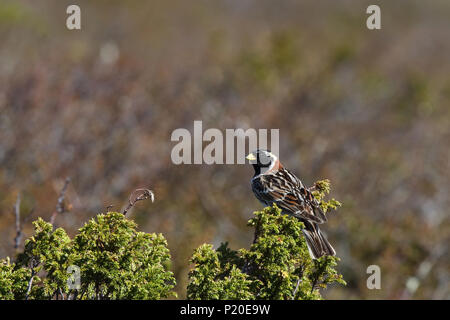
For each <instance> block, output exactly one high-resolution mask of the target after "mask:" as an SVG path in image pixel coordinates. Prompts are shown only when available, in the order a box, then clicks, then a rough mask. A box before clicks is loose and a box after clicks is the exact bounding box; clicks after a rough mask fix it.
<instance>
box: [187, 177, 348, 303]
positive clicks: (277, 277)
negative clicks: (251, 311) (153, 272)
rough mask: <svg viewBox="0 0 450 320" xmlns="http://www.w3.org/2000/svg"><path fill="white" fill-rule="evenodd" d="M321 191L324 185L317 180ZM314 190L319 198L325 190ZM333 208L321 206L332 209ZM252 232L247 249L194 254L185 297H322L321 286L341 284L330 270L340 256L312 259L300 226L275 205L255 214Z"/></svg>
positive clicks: (207, 250)
mask: <svg viewBox="0 0 450 320" xmlns="http://www.w3.org/2000/svg"><path fill="white" fill-rule="evenodd" d="M319 186H320V187H326V186H328V191H329V182H327V181H324V182H320V184H319ZM317 189H318V194H317V196H318V197H323V195H324V193H325V192H326V188H325V189H320V188H319V187H318V188H317ZM336 202H337V201H333V202H332V205H328V204H327V205H326V207H327V208H332V207H333V206H337V205H336ZM254 215H255V216H254V218H252V219H251V220H250V221H249V226H251V227H254V228H255V241H254V242H253V244H252V245H251V247H250V249H240V250H239V251H234V250H231V249H230V248H228V244H227V243H225V244H222V245H221V246H220V247H219V248H218V249H217V250H216V251H214V250H213V248H212V246H211V245H203V246H201V247H200V248H198V249H197V250H195V252H194V255H193V257H192V259H191V262H192V263H193V264H194V268H193V269H192V270H191V271H190V273H189V281H190V282H189V285H188V288H187V294H188V298H189V299H295V300H311V299H321V298H322V297H321V295H320V292H319V289H320V288H326V287H327V285H328V284H330V283H333V282H337V283H340V284H344V285H345V281H344V280H343V279H342V276H341V275H340V274H339V273H338V272H337V271H336V269H335V267H336V265H337V262H338V261H339V258H337V257H321V258H320V259H317V260H313V259H311V257H310V255H309V252H308V248H307V246H306V242H305V239H304V237H303V235H302V229H303V227H304V226H303V223H302V222H300V221H299V220H298V219H295V218H292V217H289V216H287V215H282V214H281V210H280V209H279V208H277V207H276V205H274V206H273V207H267V208H264V209H263V210H262V211H256V212H254Z"/></svg>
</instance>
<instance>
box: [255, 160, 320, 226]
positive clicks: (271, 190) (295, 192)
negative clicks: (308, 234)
mask: <svg viewBox="0 0 450 320" xmlns="http://www.w3.org/2000/svg"><path fill="white" fill-rule="evenodd" d="M253 191H254V192H255V194H256V196H257V197H258V199H259V200H260V201H262V202H264V203H267V204H270V203H275V204H276V205H277V206H278V207H279V208H280V209H282V210H283V211H285V212H287V213H289V214H291V215H293V216H296V217H298V218H303V219H306V220H308V221H311V222H315V223H324V222H326V221H327V218H326V216H325V214H324V212H323V210H322V209H321V208H320V205H319V203H318V201H317V200H316V199H315V198H314V197H313V195H312V194H311V192H310V191H309V190H308V189H306V188H305V187H304V186H303V184H302V182H301V181H300V180H299V179H298V178H297V177H296V176H295V175H293V174H292V173H290V172H289V171H288V170H286V169H284V168H282V169H280V170H277V171H276V172H273V173H270V174H265V175H261V176H260V179H259V183H257V184H254V187H253Z"/></svg>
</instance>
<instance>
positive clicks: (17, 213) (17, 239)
mask: <svg viewBox="0 0 450 320" xmlns="http://www.w3.org/2000/svg"><path fill="white" fill-rule="evenodd" d="M14 215H15V217H16V237H15V238H14V249H17V248H19V245H20V242H21V240H22V236H23V233H22V226H21V224H20V193H18V194H17V200H16V204H15V205H14Z"/></svg>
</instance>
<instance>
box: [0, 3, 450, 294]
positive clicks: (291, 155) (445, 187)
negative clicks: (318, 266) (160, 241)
mask: <svg viewBox="0 0 450 320" xmlns="http://www.w3.org/2000/svg"><path fill="white" fill-rule="evenodd" d="M76 2H77V4H78V5H79V6H80V7H81V23H82V29H81V30H80V31H76V30H75V31H70V30H68V29H67V28H66V18H67V16H68V15H67V14H66V8H67V6H68V5H69V4H72V3H73V1H60V0H58V1H57V0H45V1H32V0H28V1H24V0H20V1H17V0H14V1H13V0H11V1H8V0H0V42H1V45H0V257H2V258H3V257H6V256H8V255H9V256H14V254H15V249H14V237H15V234H16V233H15V218H14V213H13V212H14V210H13V207H14V204H15V203H16V199H17V195H18V194H20V196H21V205H20V212H21V216H22V223H23V228H24V229H23V232H24V237H29V236H30V235H31V234H32V231H33V230H32V226H31V221H32V220H35V219H36V218H37V217H39V216H40V217H43V218H44V219H46V220H50V217H51V215H52V213H53V212H54V211H55V207H56V204H57V199H58V195H59V192H60V190H61V188H62V187H63V185H64V180H65V178H66V177H70V178H71V179H72V181H71V183H70V184H69V186H68V189H67V192H66V197H65V207H66V209H67V210H68V212H65V213H64V214H62V215H59V216H58V217H57V218H56V224H57V225H58V226H62V227H64V228H66V229H67V230H68V232H69V234H70V235H74V234H75V233H76V232H77V229H78V228H79V227H81V226H82V225H83V224H84V223H85V222H86V221H88V220H89V219H91V218H93V217H94V216H95V215H96V214H98V213H100V212H105V211H106V207H107V206H109V205H113V207H112V210H117V211H120V210H122V208H123V207H124V206H125V205H126V204H127V201H128V196H129V195H130V193H131V192H132V191H133V190H134V189H136V188H139V187H148V188H151V189H152V190H154V192H155V195H156V201H155V203H153V204H152V203H150V202H144V201H143V202H139V203H138V204H137V205H136V206H135V207H134V209H133V212H132V213H131V215H130V216H131V218H133V219H135V220H136V222H137V223H138V224H139V230H141V231H145V232H158V233H163V234H164V236H165V237H166V238H167V241H168V245H169V248H170V250H171V254H172V258H173V265H172V266H171V269H172V270H173V271H174V273H175V275H176V277H177V287H176V290H177V292H178V293H179V296H180V297H185V288H186V284H187V273H188V271H189V268H190V265H189V263H188V260H189V258H190V256H191V254H192V252H193V249H194V248H196V247H198V246H199V245H201V244H203V243H205V242H207V243H212V244H214V245H215V246H218V245H219V244H220V242H225V241H228V242H229V243H230V245H231V247H232V248H235V249H238V248H241V247H248V246H249V245H250V243H251V241H252V239H253V238H252V237H253V232H252V230H251V228H249V227H247V226H246V223H247V220H248V219H249V218H251V216H252V212H253V211H254V210H259V209H260V208H261V205H260V204H259V203H258V202H257V200H256V199H255V198H254V196H253V194H252V191H251V188H250V179H251V177H252V175H253V169H252V168H251V167H250V166H248V165H210V166H209V165H179V166H176V165H174V164H172V162H171V159H170V154H171V150H172V147H173V146H174V145H175V144H176V143H174V142H171V141H170V135H171V133H172V131H173V130H175V129H176V128H187V129H188V130H190V131H192V127H193V121H194V120H202V121H203V128H204V130H205V129H206V128H218V129H220V130H225V129H227V128H231V129H233V128H244V129H247V128H256V129H258V128H268V129H270V128H279V129H280V155H281V160H282V162H283V163H284V164H285V166H286V167H288V168H289V169H291V170H292V171H294V172H295V173H296V174H297V175H298V176H299V177H300V178H301V179H302V180H303V181H304V183H305V184H306V185H312V184H313V183H314V181H316V180H319V179H324V178H328V179H330V180H331V182H332V186H333V189H332V193H331V196H332V197H334V198H336V199H338V200H340V201H341V202H342V203H343V207H342V208H340V209H339V210H338V211H337V212H335V213H332V214H330V217H329V222H328V224H327V225H325V226H324V227H323V230H324V231H325V232H326V234H327V236H328V239H329V240H330V242H331V243H332V244H333V245H334V247H335V248H336V251H337V253H338V256H339V257H340V258H341V260H342V261H341V263H340V265H339V271H340V272H341V273H342V274H343V275H344V278H345V279H346V281H347V282H348V286H346V287H339V286H336V287H330V288H329V289H328V290H327V291H326V292H324V296H325V298H327V299H449V298H450V291H449V284H450V278H449V269H450V268H449V267H450V261H449V247H448V244H449V240H450V216H449V207H450V201H449V194H450V190H449V187H450V183H449V179H450V162H449V156H450V148H449V141H450V108H449V107H450V104H449V102H450V59H449V56H450V41H449V40H450V38H449V36H450V2H449V1H446V0H434V1H427V2H425V1H395V3H394V1H356V0H354V1H332V0H330V1H268V0H223V1H182V0H179V1H146V2H144V1H112V0H108V1H106V0H97V1H82V0H79V1H76ZM370 4H378V5H380V7H381V23H382V29H381V30H374V31H371V30H368V29H367V28H366V19H367V17H368V15H367V14H366V8H367V6H368V5H370ZM22 245H23V244H22ZM373 264H375V265H379V266H380V268H381V289H380V290H369V289H367V287H366V280H367V277H368V275H367V274H366V268H367V267H368V266H369V265H373Z"/></svg>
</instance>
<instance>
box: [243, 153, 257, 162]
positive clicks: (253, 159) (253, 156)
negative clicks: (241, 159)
mask: <svg viewBox="0 0 450 320" xmlns="http://www.w3.org/2000/svg"><path fill="white" fill-rule="evenodd" d="M245 159H247V160H249V161H255V160H256V157H255V155H254V154H253V153H249V154H248V156H246V157H245Z"/></svg>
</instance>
